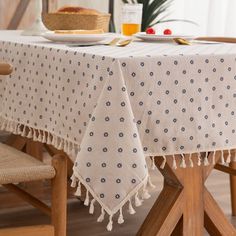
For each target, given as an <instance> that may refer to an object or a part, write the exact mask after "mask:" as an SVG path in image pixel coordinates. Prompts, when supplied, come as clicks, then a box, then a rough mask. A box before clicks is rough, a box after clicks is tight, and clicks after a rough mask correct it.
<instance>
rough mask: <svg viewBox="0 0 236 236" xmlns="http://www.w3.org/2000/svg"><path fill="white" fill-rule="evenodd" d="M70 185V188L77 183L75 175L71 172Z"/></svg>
mask: <svg viewBox="0 0 236 236" xmlns="http://www.w3.org/2000/svg"><path fill="white" fill-rule="evenodd" d="M70 179H71V185H70V186H71V187H72V188H75V187H76V185H77V181H78V179H77V178H76V177H75V175H74V174H73V175H72V176H71V178H70Z"/></svg>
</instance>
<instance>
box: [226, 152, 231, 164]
mask: <svg viewBox="0 0 236 236" xmlns="http://www.w3.org/2000/svg"><path fill="white" fill-rule="evenodd" d="M230 162H231V153H230V150H228V156H227V159H226V163H227V164H229V163H230Z"/></svg>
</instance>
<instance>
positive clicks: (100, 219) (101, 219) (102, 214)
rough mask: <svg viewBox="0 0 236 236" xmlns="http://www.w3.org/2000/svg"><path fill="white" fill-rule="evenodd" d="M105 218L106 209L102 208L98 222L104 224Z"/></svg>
mask: <svg viewBox="0 0 236 236" xmlns="http://www.w3.org/2000/svg"><path fill="white" fill-rule="evenodd" d="M104 216H105V211H104V209H103V207H102V209H101V215H100V216H99V217H98V219H97V222H102V221H103V220H104Z"/></svg>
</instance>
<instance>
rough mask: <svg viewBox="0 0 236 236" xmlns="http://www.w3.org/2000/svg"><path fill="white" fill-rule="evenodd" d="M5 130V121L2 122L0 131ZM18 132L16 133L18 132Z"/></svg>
mask: <svg viewBox="0 0 236 236" xmlns="http://www.w3.org/2000/svg"><path fill="white" fill-rule="evenodd" d="M18 128H19V130H20V127H18ZM5 129H6V121H3V122H2V124H1V130H5ZM19 130H18V132H19Z"/></svg>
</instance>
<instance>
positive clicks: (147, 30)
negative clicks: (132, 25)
mask: <svg viewBox="0 0 236 236" xmlns="http://www.w3.org/2000/svg"><path fill="white" fill-rule="evenodd" d="M155 33H156V31H155V30H154V29H153V28H147V29H146V34H155Z"/></svg>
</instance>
